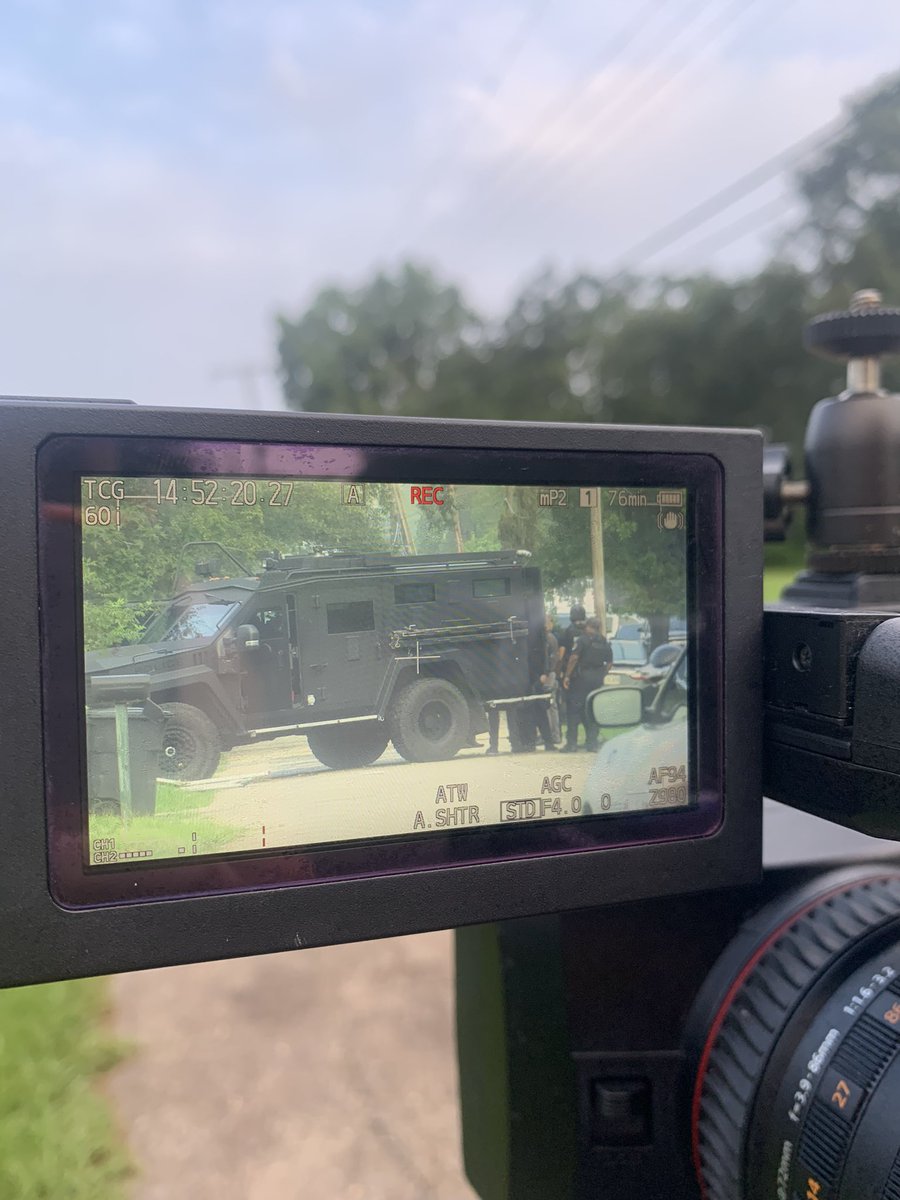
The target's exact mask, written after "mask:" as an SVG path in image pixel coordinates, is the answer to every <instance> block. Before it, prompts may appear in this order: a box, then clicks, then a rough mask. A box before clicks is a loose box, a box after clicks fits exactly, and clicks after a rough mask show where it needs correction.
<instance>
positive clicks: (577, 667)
mask: <svg viewBox="0 0 900 1200" xmlns="http://www.w3.org/2000/svg"><path fill="white" fill-rule="evenodd" d="M612 661H613V656H612V650H611V649H610V646H609V642H608V641H607V640H606V638H605V637H604V636H603V634H602V633H601V632H600V622H599V621H598V620H597V618H596V617H589V618H588V620H587V621H585V624H584V633H583V634H582V635H581V637H580V638H578V640H577V641H576V643H575V645H574V647H573V649H572V653H571V654H570V655H569V656H568V658H567V659H566V674H565V678H564V679H563V687H564V688H565V690H566V698H567V704H566V709H567V715H568V722H567V725H566V744H565V746H564V747H563V750H564V751H566V752H568V753H571V752H572V751H573V750H575V749H577V746H578V726H579V725H581V724H583V725H584V734H585V739H584V748H585V750H596V749H597V745H598V739H599V735H600V729H599V727H598V725H597V723H596V721H595V720H594V715H593V713H591V712H588V711H587V705H586V701H587V698H588V696H589V695H590V693H591V692H595V691H596V690H597V688H600V687H603V682H604V680H605V679H606V672H607V671H608V670H609V668H610V667H611V666H612Z"/></svg>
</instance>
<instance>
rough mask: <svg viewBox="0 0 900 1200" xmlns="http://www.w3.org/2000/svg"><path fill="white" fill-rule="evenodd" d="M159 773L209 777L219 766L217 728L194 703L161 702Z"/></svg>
mask: <svg viewBox="0 0 900 1200" xmlns="http://www.w3.org/2000/svg"><path fill="white" fill-rule="evenodd" d="M162 710H163V712H164V713H165V714H166V726H165V729H164V730H163V745H162V753H161V754H160V756H159V773H160V775H162V776H163V778H165V779H208V778H209V776H210V775H212V774H214V772H215V769H216V767H217V766H218V765H219V756H220V754H221V752H222V751H221V744H220V742H219V731H218V729H216V727H215V725H213V723H212V721H211V720H210V719H209V717H208V716H207V715H206V713H205V712H203V711H202V710H201V709H199V708H195V707H194V706H193V704H164V705H163V706H162Z"/></svg>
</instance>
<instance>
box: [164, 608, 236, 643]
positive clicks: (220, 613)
mask: <svg viewBox="0 0 900 1200" xmlns="http://www.w3.org/2000/svg"><path fill="white" fill-rule="evenodd" d="M236 608H237V604H235V603H234V602H233V601H228V600H204V601H203V602H201V603H196V602H193V601H183V600H182V601H174V602H173V603H172V604H169V605H167V606H166V608H165V609H164V610H163V611H162V612H161V613H160V614H159V615H158V616H157V617H155V618H154V619H153V620H152V621H151V622H150V624H149V625H148V626H147V629H146V631H145V633H144V636H143V637H142V638H141V641H142V642H188V641H192V640H193V639H195V638H208V637H213V636H214V635H215V634H216V633H218V631H219V630H220V629H221V628H222V626H223V625H224V624H225V622H226V621H227V620H228V618H229V617H230V616H231V614H232V613H233V612H234V611H235V609H236Z"/></svg>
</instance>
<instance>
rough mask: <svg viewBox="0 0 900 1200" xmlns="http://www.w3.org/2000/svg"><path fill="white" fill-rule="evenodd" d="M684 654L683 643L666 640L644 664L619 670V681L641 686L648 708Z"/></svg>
mask: <svg viewBox="0 0 900 1200" xmlns="http://www.w3.org/2000/svg"><path fill="white" fill-rule="evenodd" d="M613 644H614V643H613ZM684 655H685V647H684V646H683V645H682V646H678V645H675V644H673V643H672V642H666V644H665V645H664V646H657V647H656V649H655V650H654V651H653V653H652V654H651V655H650V657H649V659H645V661H644V662H643V663H642V664H636V665H635V666H632V667H629V668H628V669H627V670H624V671H621V672H619V675H620V679H619V682H620V683H625V684H629V685H630V686H632V687H638V688H640V689H641V691H642V693H643V701H644V707H645V708H646V707H647V706H648V705H649V704H650V703H651V702H652V701H653V698H654V697H655V696H656V694H657V692H658V691H659V688H660V685H661V684H662V683H663V681H664V680H665V679H667V678H668V676H669V674H670V672H671V669H672V666H673V664H674V663H676V662H678V661H680V660H682V659H683V658H684Z"/></svg>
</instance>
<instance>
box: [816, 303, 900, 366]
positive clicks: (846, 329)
mask: <svg viewBox="0 0 900 1200" xmlns="http://www.w3.org/2000/svg"><path fill="white" fill-rule="evenodd" d="M803 344H804V345H805V346H806V348H807V350H811V351H812V352H813V354H819V355H821V356H822V357H823V358H838V359H848V358H879V357H880V356H881V355H882V354H897V353H898V352H900V308H886V307H884V305H882V303H881V294H880V293H879V292H876V291H874V290H868V291H864V292H857V293H856V295H855V296H854V297H853V302H852V304H851V305H850V308H849V309H847V310H846V311H845V312H831V313H825V314H824V315H823V316H821V317H814V318H813V320H812V321H810V322H809V324H808V325H807V326H806V329H805V330H804V331H803Z"/></svg>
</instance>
